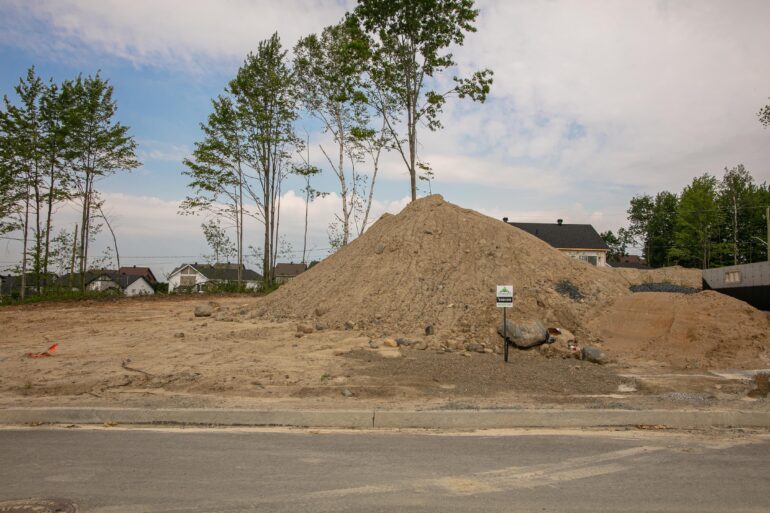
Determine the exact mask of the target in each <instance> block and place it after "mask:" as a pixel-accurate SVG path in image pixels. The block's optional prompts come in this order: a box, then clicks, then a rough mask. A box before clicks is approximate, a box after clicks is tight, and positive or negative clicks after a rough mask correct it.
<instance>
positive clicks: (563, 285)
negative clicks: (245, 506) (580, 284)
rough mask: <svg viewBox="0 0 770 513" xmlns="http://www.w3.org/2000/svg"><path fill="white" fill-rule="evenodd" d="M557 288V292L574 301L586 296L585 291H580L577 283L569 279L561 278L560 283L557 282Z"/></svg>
mask: <svg viewBox="0 0 770 513" xmlns="http://www.w3.org/2000/svg"><path fill="white" fill-rule="evenodd" d="M555 289H556V292H558V293H559V294H561V295H562V296H566V297H568V298H570V299H571V300H573V301H582V300H583V298H584V297H585V296H583V293H582V292H580V289H578V288H577V287H576V286H575V284H573V283H572V282H571V281H569V280H560V281H559V282H558V283H556V287H555Z"/></svg>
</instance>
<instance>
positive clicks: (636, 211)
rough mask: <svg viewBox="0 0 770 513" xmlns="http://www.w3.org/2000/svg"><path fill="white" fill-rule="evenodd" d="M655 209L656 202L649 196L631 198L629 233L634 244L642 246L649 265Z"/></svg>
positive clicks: (628, 211)
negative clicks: (651, 228)
mask: <svg viewBox="0 0 770 513" xmlns="http://www.w3.org/2000/svg"><path fill="white" fill-rule="evenodd" d="M654 209H655V200H654V199H653V198H652V196H650V195H649V194H642V195H639V196H634V197H633V198H631V205H630V206H629V207H628V210H627V213H628V222H629V223H630V225H629V228H628V231H629V234H630V235H631V237H632V238H633V242H634V243H636V244H641V245H642V248H643V250H642V253H643V254H644V259H645V260H646V261H647V263H648V264H649V262H650V253H651V248H650V246H651V243H652V239H651V238H650V224H651V222H652V217H653V211H654Z"/></svg>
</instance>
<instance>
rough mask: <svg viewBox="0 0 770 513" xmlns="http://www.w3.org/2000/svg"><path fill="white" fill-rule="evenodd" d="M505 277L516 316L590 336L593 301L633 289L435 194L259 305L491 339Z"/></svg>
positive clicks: (278, 313)
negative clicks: (586, 324) (588, 323)
mask: <svg viewBox="0 0 770 513" xmlns="http://www.w3.org/2000/svg"><path fill="white" fill-rule="evenodd" d="M497 284H501V285H502V284H512V285H513V287H514V289H515V292H516V298H515V302H514V308H513V309H512V310H511V311H510V312H509V314H510V315H511V317H512V318H513V319H542V320H543V321H544V322H546V323H549V324H551V325H558V326H562V327H566V328H567V329H570V330H572V331H574V332H576V333H578V334H583V335H586V336H587V335H588V333H587V332H586V331H585V330H584V329H583V326H584V322H585V318H586V313H587V312H588V311H589V310H591V309H593V308H595V307H597V306H598V305H601V304H603V303H605V302H607V301H609V300H610V299H612V298H614V297H617V296H619V295H626V294H630V292H629V291H628V288H627V284H626V282H625V281H624V280H622V279H620V278H619V277H618V276H616V275H613V274H612V273H606V272H602V271H601V270H599V269H597V268H595V267H593V266H591V265H590V264H588V263H585V262H580V261H577V260H574V259H571V258H569V257H567V256H565V255H563V254H561V253H560V252H559V251H557V250H555V249H554V248H552V247H551V246H549V245H548V244H546V243H545V242H543V241H541V240H540V239H538V238H536V237H534V236H532V235H529V234H527V233H525V232H523V231H521V230H519V229H518V228H514V227H513V226H510V225H508V224H506V223H504V222H503V221H500V220H497V219H493V218H490V217H487V216H484V215H482V214H480V213H478V212H475V211H473V210H468V209H464V208H460V207H458V206H456V205H453V204H451V203H449V202H447V201H445V200H444V199H443V198H442V197H441V196H438V195H433V196H429V197H426V198H422V199H420V200H417V201H415V202H413V203H411V204H410V205H409V206H407V207H406V208H404V210H403V211H402V212H400V213H399V214H398V215H395V216H394V215H388V214H386V215H384V216H383V217H382V218H380V219H379V220H378V221H377V222H376V223H375V224H374V225H373V226H372V227H371V228H370V229H369V230H368V231H367V232H366V233H365V234H364V235H362V236H361V237H359V238H358V239H356V240H355V241H353V242H352V243H350V244H349V245H348V246H347V247H345V248H343V249H341V250H339V251H338V252H337V253H335V254H334V255H332V256H330V257H329V258H327V259H326V260H324V261H323V262H321V263H320V264H318V265H317V266H315V267H313V268H312V269H310V270H309V271H307V272H306V273H303V274H302V275H300V276H299V277H297V278H295V279H294V280H292V281H291V282H290V283H289V284H287V285H285V286H283V287H281V288H280V289H279V290H277V291H276V292H274V293H273V294H270V295H269V296H268V297H267V298H265V300H264V301H262V302H261V303H260V305H259V306H258V313H260V314H262V315H270V316H273V317H279V318H280V317H293V318H312V319H315V320H316V322H322V323H324V324H326V325H327V326H329V327H341V326H343V325H344V324H345V323H346V322H347V323H355V325H356V327H357V328H359V329H363V330H365V331H366V332H367V333H370V334H372V335H393V336H399V335H401V336H412V335H417V334H421V333H423V332H424V330H425V328H426V326H432V327H433V329H434V330H435V333H436V335H437V336H439V337H442V338H444V337H454V338H457V339H461V340H466V341H470V340H474V341H478V342H487V341H492V340H499V339H497V338H496V337H497V335H494V326H495V325H496V324H497V323H498V322H499V319H500V316H501V311H500V310H499V309H497V308H495V303H494V299H495V285H497ZM557 290H558V291H557ZM584 340H585V339H584Z"/></svg>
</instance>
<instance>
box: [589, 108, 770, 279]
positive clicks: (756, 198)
mask: <svg viewBox="0 0 770 513" xmlns="http://www.w3.org/2000/svg"><path fill="white" fill-rule="evenodd" d="M769 110H770V109H769ZM768 206H770V188H769V187H768V185H767V184H766V183H761V184H758V183H756V182H755V180H754V178H753V177H752V176H751V173H749V171H748V170H746V169H745V168H744V166H743V165H738V166H736V167H733V168H732V169H725V172H724V175H723V176H722V177H721V179H718V178H717V177H715V176H712V175H710V174H704V175H703V176H698V177H696V178H694V179H693V181H692V182H691V183H690V184H689V185H687V186H686V187H685V188H684V189H683V190H682V192H681V193H679V194H674V193H672V192H669V191H662V192H659V193H657V194H656V195H655V196H651V195H649V194H643V195H638V196H635V197H634V198H632V199H631V204H630V206H629V209H628V222H629V227H628V228H620V229H619V230H618V231H617V233H613V232H612V231H608V232H605V233H603V234H602V237H603V238H604V239H605V241H606V242H607V244H608V245H609V246H610V255H609V257H610V258H611V259H612V258H613V257H618V256H620V255H625V254H627V250H628V249H629V247H632V246H636V247H639V248H640V249H642V253H643V255H644V258H645V259H646V261H647V263H648V264H649V265H650V266H651V267H660V266H665V265H674V264H679V265H683V266H686V267H700V268H703V269H706V268H709V267H720V266H724V265H734V264H741V263H749V262H756V261H761V260H766V259H767V241H766V236H767V208H768Z"/></svg>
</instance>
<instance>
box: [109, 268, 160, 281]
mask: <svg viewBox="0 0 770 513" xmlns="http://www.w3.org/2000/svg"><path fill="white" fill-rule="evenodd" d="M118 274H120V275H121V276H123V275H126V276H141V277H143V278H144V279H145V281H147V283H149V284H150V285H155V284H156V283H158V280H156V279H155V275H154V274H152V270H151V269H150V268H149V267H137V266H135V265H133V266H131V267H121V268H120V269H118Z"/></svg>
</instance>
